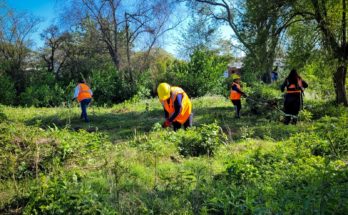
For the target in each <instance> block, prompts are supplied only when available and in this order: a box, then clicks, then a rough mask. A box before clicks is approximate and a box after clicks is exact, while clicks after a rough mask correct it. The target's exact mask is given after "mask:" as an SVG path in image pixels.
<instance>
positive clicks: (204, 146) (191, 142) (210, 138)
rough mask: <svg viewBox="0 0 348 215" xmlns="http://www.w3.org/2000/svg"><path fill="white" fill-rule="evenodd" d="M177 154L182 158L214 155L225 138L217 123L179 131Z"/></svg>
mask: <svg viewBox="0 0 348 215" xmlns="http://www.w3.org/2000/svg"><path fill="white" fill-rule="evenodd" d="M178 135H179V136H180V137H181V139H180V143H179V152H180V154H182V155H184V156H200V155H208V156H210V155H214V152H215V151H216V149H217V148H218V146H219V145H220V144H223V143H224V141H226V136H225V134H224V133H223V132H222V129H221V128H220V127H219V126H218V125H217V123H213V124H209V125H202V126H201V127H200V128H194V129H188V130H187V131H180V133H179V134H178Z"/></svg>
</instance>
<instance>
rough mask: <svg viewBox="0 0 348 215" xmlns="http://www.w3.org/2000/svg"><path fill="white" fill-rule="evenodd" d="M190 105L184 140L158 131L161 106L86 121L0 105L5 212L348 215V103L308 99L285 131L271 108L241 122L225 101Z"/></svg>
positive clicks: (127, 107) (0, 195) (122, 109)
mask: <svg viewBox="0 0 348 215" xmlns="http://www.w3.org/2000/svg"><path fill="white" fill-rule="evenodd" d="M262 88H264V89H263V90H259V89H260V87H256V89H258V90H256V91H261V92H260V94H258V95H261V96H262V97H265V98H268V99H272V98H273V99H274V98H275V97H274V96H277V95H278V91H277V90H276V89H274V87H273V86H271V87H269V86H267V85H265V86H263V87H262ZM246 90H248V93H249V94H251V93H252V92H253V91H254V90H255V89H254V88H253V87H247V88H246ZM192 102H193V107H194V110H195V118H194V119H195V126H196V127H193V128H189V129H187V130H186V131H185V130H183V129H182V130H179V131H177V132H174V131H172V130H171V129H162V128H161V124H160V123H158V121H160V119H161V117H163V116H162V113H163V110H162V107H161V105H160V104H159V102H158V100H157V99H151V100H140V101H138V102H136V101H132V102H130V101H127V102H125V103H122V104H118V105H114V106H113V107H112V108H107V107H104V108H103V107H98V108H95V110H94V112H95V113H94V114H93V117H92V116H91V120H92V122H91V123H90V124H83V123H82V122H80V121H79V119H78V115H79V113H80V110H79V109H78V107H71V108H69V109H66V108H62V107H60V108H34V107H31V108H23V107H22V108H21V107H6V106H2V107H1V112H2V113H3V116H4V118H3V120H2V122H1V123H0V139H1V140H2V142H1V144H0V145H1V146H0V149H1V150H0V155H1V159H0V175H1V178H0V213H4V214H6V213H11V212H13V211H17V212H18V213H24V214H25V213H27V214H35V213H48V214H52V213H55V214H59V213H61V214H62V213H64V214H69V213H71V214H72V213H92V214H118V213H121V214H127V213H131V214H144V213H145V214H147V213H156V214H169V213H178V214H191V213H196V214H199V213H215V214H217V213H221V214H234V213H241V214H244V213H248V214H257V213H261V214H265V213H267V214H272V213H289V214H298V213H302V212H305V213H338V214H344V213H345V212H346V211H347V205H348V204H347V203H348V196H347V193H346V190H347V186H348V185H347V178H348V172H347V164H346V159H347V156H348V145H347V142H348V140H347V136H348V134H347V132H346V131H348V129H347V123H346V122H347V112H346V109H345V108H344V107H343V106H342V107H339V108H337V107H336V106H334V105H333V104H332V103H329V102H324V101H317V100H307V101H306V105H307V107H306V109H305V111H304V113H303V114H304V116H305V117H304V116H301V117H300V121H299V123H298V124H297V125H296V126H294V125H288V126H286V125H281V124H280V122H279V121H274V120H269V119H268V115H267V114H266V113H267V112H266V110H265V114H261V115H257V116H255V115H253V114H249V113H248V112H243V113H242V118H241V119H235V118H234V117H233V111H231V109H232V108H231V104H230V102H227V101H226V100H225V98H224V97H221V96H215V97H212V96H211V97H203V98H198V99H193V100H192ZM323 107H324V108H325V109H327V111H325V110H323V109H322V108H323ZM245 111H246V110H245ZM270 112H272V111H270ZM329 115H330V116H329ZM214 121H215V122H214ZM53 123H55V124H53ZM227 137H228V139H227Z"/></svg>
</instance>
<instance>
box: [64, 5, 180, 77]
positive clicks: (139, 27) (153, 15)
mask: <svg viewBox="0 0 348 215" xmlns="http://www.w3.org/2000/svg"><path fill="white" fill-rule="evenodd" d="M122 3H123V1H122V0H78V1H71V4H70V6H69V7H70V11H71V13H70V14H74V15H73V17H70V19H71V18H73V19H75V21H76V22H78V23H80V22H81V20H84V19H85V18H86V17H88V18H89V19H91V20H93V21H94V22H95V23H96V25H97V26H98V30H99V31H100V34H99V36H100V38H101V40H102V41H103V43H104V44H105V47H106V49H107V50H108V53H109V55H110V57H111V59H112V62H113V63H114V65H115V68H116V69H117V70H120V69H124V68H127V67H128V71H130V73H129V78H130V80H131V81H132V80H133V75H132V70H131V69H129V67H131V48H132V45H134V44H135V43H136V40H138V39H142V44H146V45H147V48H146V49H147V53H150V51H151V48H152V47H153V46H154V45H155V44H156V42H157V40H158V38H159V37H160V36H162V35H163V34H164V33H165V32H166V31H168V30H169V29H172V27H173V26H170V27H167V25H166V24H167V22H168V21H169V17H170V15H171V11H172V10H171V9H170V8H171V7H172V4H171V3H170V1H169V0H168V1H160V0H154V1H135V2H133V3H132V4H127V6H125V7H124V6H123V4H122ZM144 38H149V40H148V41H149V43H145V42H143V41H145V40H144ZM145 60H146V59H145Z"/></svg>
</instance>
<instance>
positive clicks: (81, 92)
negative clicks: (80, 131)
mask: <svg viewBox="0 0 348 215" xmlns="http://www.w3.org/2000/svg"><path fill="white" fill-rule="evenodd" d="M92 96H93V92H92V90H91V89H90V88H89V86H88V85H87V84H86V82H85V80H83V79H81V80H79V82H78V85H77V86H76V88H75V92H74V98H73V100H75V99H77V101H78V102H79V103H80V105H81V117H80V118H81V119H84V120H85V122H89V119H88V116H87V107H88V105H89V103H91V100H92Z"/></svg>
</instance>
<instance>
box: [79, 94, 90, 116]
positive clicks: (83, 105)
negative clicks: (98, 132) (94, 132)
mask: <svg viewBox="0 0 348 215" xmlns="http://www.w3.org/2000/svg"><path fill="white" fill-rule="evenodd" d="M90 102H91V99H84V100H82V101H81V102H80V105H81V111H82V112H81V119H84V120H85V121H86V122H89V119H88V116H87V107H88V104H89V103H90Z"/></svg>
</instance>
